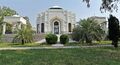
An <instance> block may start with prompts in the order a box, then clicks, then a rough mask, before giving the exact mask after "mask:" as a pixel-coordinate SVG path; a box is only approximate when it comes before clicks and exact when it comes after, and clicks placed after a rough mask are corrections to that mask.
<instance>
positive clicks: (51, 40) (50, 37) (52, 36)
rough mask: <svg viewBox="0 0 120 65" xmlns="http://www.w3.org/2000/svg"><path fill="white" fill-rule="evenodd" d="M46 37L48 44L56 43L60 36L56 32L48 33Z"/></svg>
mask: <svg viewBox="0 0 120 65" xmlns="http://www.w3.org/2000/svg"><path fill="white" fill-rule="evenodd" d="M45 39H46V42H47V43H48V44H56V43H57V40H58V37H57V36H56V35H55V34H47V35H46V37H45Z"/></svg>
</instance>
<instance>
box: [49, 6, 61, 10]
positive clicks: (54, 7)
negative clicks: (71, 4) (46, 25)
mask: <svg viewBox="0 0 120 65" xmlns="http://www.w3.org/2000/svg"><path fill="white" fill-rule="evenodd" d="M49 9H62V8H61V7H60V6H52V7H50V8H49Z"/></svg>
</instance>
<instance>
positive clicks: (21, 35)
mask: <svg viewBox="0 0 120 65" xmlns="http://www.w3.org/2000/svg"><path fill="white" fill-rule="evenodd" d="M32 41H33V34H32V30H31V29H30V28H28V27H26V26H24V27H22V29H18V32H17V35H16V36H15V38H14V39H13V42H14V43H22V45H23V44H24V43H31V42H32Z"/></svg>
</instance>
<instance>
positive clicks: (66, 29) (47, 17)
mask: <svg viewBox="0 0 120 65" xmlns="http://www.w3.org/2000/svg"><path fill="white" fill-rule="evenodd" d="M75 23H76V19H75V14H74V13H72V12H70V11H66V10H64V9H63V8H61V7H59V6H53V7H51V8H49V9H48V10H47V11H45V12H41V13H39V14H38V16H37V25H36V28H37V33H53V34H68V33H71V32H72V30H73V28H74V26H75Z"/></svg>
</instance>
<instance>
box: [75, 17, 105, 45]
mask: <svg viewBox="0 0 120 65" xmlns="http://www.w3.org/2000/svg"><path fill="white" fill-rule="evenodd" d="M75 32H76V34H75ZM74 34H75V35H74ZM77 34H78V35H77ZM73 36H77V38H78V39H77V38H76V39H77V40H79V41H82V42H84V41H86V43H90V44H91V43H92V40H97V41H100V40H101V39H102V37H103V36H104V31H103V30H102V29H101V27H100V25H99V24H98V23H96V21H95V20H91V19H89V18H88V19H87V20H86V19H84V20H81V21H80V22H79V26H77V27H76V28H75V29H74V30H73Z"/></svg>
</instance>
